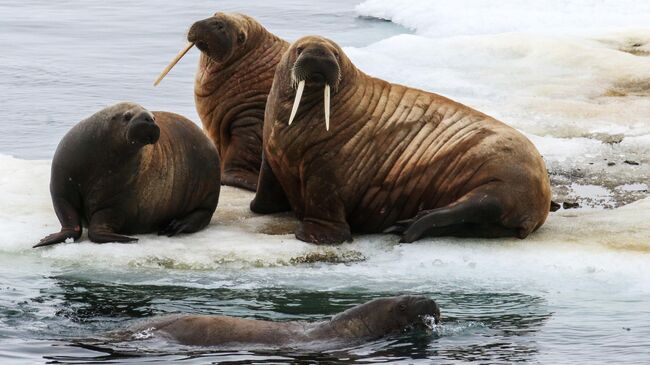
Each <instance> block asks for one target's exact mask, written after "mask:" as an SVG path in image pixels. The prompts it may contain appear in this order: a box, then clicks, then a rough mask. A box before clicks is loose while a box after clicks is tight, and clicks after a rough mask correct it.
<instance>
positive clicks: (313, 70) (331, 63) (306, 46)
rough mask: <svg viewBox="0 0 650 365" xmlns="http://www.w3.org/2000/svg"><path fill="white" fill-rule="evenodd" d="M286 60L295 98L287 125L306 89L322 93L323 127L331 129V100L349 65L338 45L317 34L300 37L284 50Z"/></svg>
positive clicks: (294, 114)
mask: <svg viewBox="0 0 650 365" xmlns="http://www.w3.org/2000/svg"><path fill="white" fill-rule="evenodd" d="M286 57H288V59H287V60H286V61H285V62H288V63H289V66H290V79H291V85H292V87H293V88H295V89H296V97H295V99H294V102H293V107H292V108H291V116H290V117H289V124H291V123H292V122H293V119H294V117H295V116H296V112H297V111H298V107H299V105H300V101H301V100H302V96H303V92H305V88H306V89H307V92H308V93H322V94H321V95H323V105H324V111H325V129H327V130H329V129H330V100H331V95H330V94H331V93H332V90H334V91H336V90H337V89H338V87H339V84H340V83H341V80H342V79H343V75H344V74H345V71H346V70H347V68H348V67H349V65H350V64H351V63H350V62H349V60H348V59H347V58H346V57H345V55H344V54H343V51H342V50H341V48H340V47H339V46H338V45H337V44H336V43H334V42H332V41H330V40H329V39H326V38H323V37H317V36H307V37H303V38H301V39H299V40H297V41H296V42H294V43H293V44H292V45H291V47H290V48H289V50H288V51H287V56H286Z"/></svg>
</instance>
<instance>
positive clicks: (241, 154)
mask: <svg viewBox="0 0 650 365" xmlns="http://www.w3.org/2000/svg"><path fill="white" fill-rule="evenodd" d="M187 40H188V42H189V43H188V46H187V47H186V48H185V49H183V50H182V51H181V53H180V54H179V56H178V57H177V58H176V59H174V60H173V61H172V63H171V64H170V66H168V68H167V69H165V71H163V74H162V75H161V77H164V75H165V74H166V73H167V72H168V71H169V69H171V67H173V65H174V64H175V63H176V62H178V60H179V59H180V58H181V57H182V56H183V55H184V54H185V53H186V52H187V51H188V50H189V48H191V47H192V46H193V45H196V47H197V48H198V49H199V50H201V57H200V59H199V67H198V70H197V73H196V79H195V83H194V99H195V101H196V110H197V112H198V114H199V116H200V117H201V121H202V122H203V129H204V130H205V131H206V133H207V134H208V135H209V136H210V138H211V139H212V141H213V142H214V143H215V145H216V146H217V149H218V150H219V155H220V156H221V183H222V184H224V185H231V186H236V187H240V188H244V189H248V190H252V191H255V189H256V187H257V179H258V174H259V170H260V164H261V160H262V125H263V123H264V107H265V105H266V98H267V96H268V94H269V91H270V90H271V84H272V83H273V75H274V74H275V66H276V65H277V64H278V62H280V59H281V58H282V54H284V52H285V51H286V50H287V48H289V43H288V42H286V41H284V40H282V39H280V38H278V37H277V36H275V35H274V34H272V33H270V32H269V31H267V30H266V29H265V28H264V27H263V26H262V25H261V24H260V23H258V22H257V21H256V20H255V19H253V18H251V17H249V16H246V15H243V14H226V13H216V14H214V16H212V17H209V18H207V19H203V20H200V21H197V22H196V23H194V24H193V25H192V26H191V27H190V30H189V32H188V35H187ZM160 79H161V78H159V79H158V80H157V81H156V84H157V83H158V82H159V81H160Z"/></svg>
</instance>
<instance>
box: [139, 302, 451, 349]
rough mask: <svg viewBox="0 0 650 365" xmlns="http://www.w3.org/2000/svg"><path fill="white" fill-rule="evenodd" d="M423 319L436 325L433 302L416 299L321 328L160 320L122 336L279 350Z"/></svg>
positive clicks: (381, 305) (220, 319)
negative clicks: (258, 346)
mask: <svg viewBox="0 0 650 365" xmlns="http://www.w3.org/2000/svg"><path fill="white" fill-rule="evenodd" d="M428 318H432V319H433V320H434V322H435V323H439V321H440V309H439V308H438V305H437V304H436V302H435V301H433V300H431V299H429V298H426V297H421V296H399V297H391V298H380V299H374V300H372V301H370V302H367V303H365V304H362V305H358V306H356V307H353V308H351V309H348V310H346V311H345V312H343V313H340V314H338V315H336V316H334V317H333V318H332V319H331V320H329V321H323V322H315V323H309V322H271V321H262V320H254V319H245V318H235V317H226V316H207V315H189V316H172V317H165V318H162V319H159V320H155V321H153V322H148V323H146V324H142V325H138V326H136V327H134V328H132V329H130V330H129V331H128V333H130V334H131V337H133V338H142V337H148V336H142V333H143V332H146V333H147V334H148V335H150V334H153V335H156V336H160V337H162V338H165V339H170V340H173V341H176V342H178V343H180V344H183V345H193V346H218V345H238V346H242V345H246V344H256V345H270V346H283V345H295V344H298V343H312V342H325V341H339V340H340V341H356V340H362V339H366V340H367V339H374V338H379V337H382V336H386V335H388V334H391V333H399V332H401V331H405V330H407V329H409V328H418V329H424V328H426V327H425V326H426V325H427V321H430V320H429V319H428Z"/></svg>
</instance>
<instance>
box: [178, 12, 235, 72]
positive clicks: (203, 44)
mask: <svg viewBox="0 0 650 365" xmlns="http://www.w3.org/2000/svg"><path fill="white" fill-rule="evenodd" d="M237 38H238V37H237V32H236V31H235V30H234V29H233V27H232V26H231V25H230V24H229V22H227V20H226V19H225V18H224V16H223V15H222V14H221V13H217V14H215V16H212V17H210V18H206V19H203V20H199V21H197V22H195V23H194V24H192V26H191V27H190V30H189V31H188V32H187V41H188V42H190V43H194V44H195V45H196V47H197V48H198V49H199V50H201V52H203V53H204V54H205V55H206V56H208V57H209V58H210V59H212V60H215V61H217V62H224V61H226V60H227V59H228V58H229V57H230V55H231V54H232V51H233V47H234V45H235V42H236V40H237Z"/></svg>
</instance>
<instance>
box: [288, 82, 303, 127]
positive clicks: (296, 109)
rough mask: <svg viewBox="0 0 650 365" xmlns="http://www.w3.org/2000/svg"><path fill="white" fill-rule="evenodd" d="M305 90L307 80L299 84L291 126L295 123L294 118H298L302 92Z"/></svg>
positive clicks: (292, 110)
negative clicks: (297, 113)
mask: <svg viewBox="0 0 650 365" xmlns="http://www.w3.org/2000/svg"><path fill="white" fill-rule="evenodd" d="M303 90H305V80H302V81H300V82H299V83H298V89H297V90H296V98H295V99H294V101H293V108H292V109H291V116H290V117H289V125H291V122H293V117H295V116H296V112H297V111H298V106H299V105H300V99H301V98H302V92H303Z"/></svg>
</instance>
